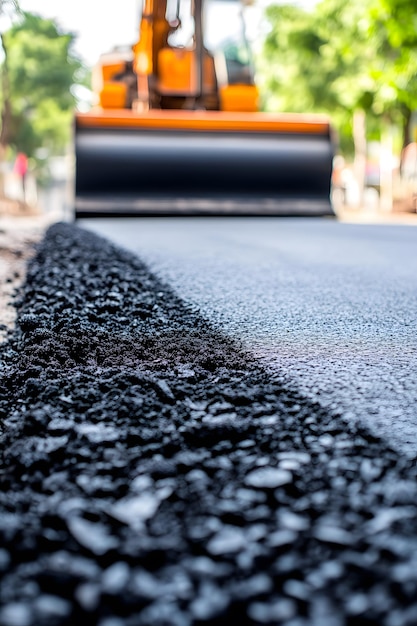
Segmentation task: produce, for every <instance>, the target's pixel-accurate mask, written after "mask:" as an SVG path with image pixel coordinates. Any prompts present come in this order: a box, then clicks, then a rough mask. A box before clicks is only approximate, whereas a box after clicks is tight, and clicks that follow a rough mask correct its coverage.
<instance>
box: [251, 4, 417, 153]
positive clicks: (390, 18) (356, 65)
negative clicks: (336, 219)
mask: <svg viewBox="0 0 417 626" xmlns="http://www.w3.org/2000/svg"><path fill="white" fill-rule="evenodd" d="M267 20H268V22H269V28H270V29H269V33H268V35H267V38H266V41H265V45H264V51H263V55H262V59H261V60H260V64H259V70H260V75H261V87H262V90H263V93H264V107H265V108H266V109H267V110H282V111H283V110H287V111H300V112H310V111H311V112H318V111H320V112H327V113H330V114H331V116H332V118H333V120H334V123H335V125H336V126H337V128H338V130H339V132H340V137H341V142H342V145H343V146H344V147H345V149H347V150H348V149H349V145H351V134H352V128H351V126H352V122H351V120H352V115H353V112H354V111H355V110H357V109H363V110H364V111H365V112H366V114H367V121H368V129H369V135H370V137H372V138H375V137H377V136H378V133H379V129H380V127H381V120H383V121H384V122H385V121H387V122H390V123H394V124H397V125H398V126H399V127H403V130H404V132H405V129H404V127H405V124H406V121H407V120H409V118H410V112H411V111H412V110H415V109H417V5H416V4H415V0H365V1H364V0H350V2H346V0H321V1H320V2H319V3H318V4H316V5H315V6H314V8H313V9H311V10H307V9H303V8H301V7H297V6H292V5H277V6H271V7H269V8H268V9H267Z"/></svg>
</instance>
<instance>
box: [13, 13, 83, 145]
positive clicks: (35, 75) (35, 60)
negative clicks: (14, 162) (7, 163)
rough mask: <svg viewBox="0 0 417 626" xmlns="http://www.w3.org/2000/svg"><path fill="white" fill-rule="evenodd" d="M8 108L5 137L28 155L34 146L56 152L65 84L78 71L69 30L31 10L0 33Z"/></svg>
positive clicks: (61, 138) (64, 138) (68, 110)
mask: <svg viewBox="0 0 417 626" xmlns="http://www.w3.org/2000/svg"><path fill="white" fill-rule="evenodd" d="M3 42H4V46H5V49H6V50H7V73H8V81H9V85H10V87H9V93H10V95H9V97H10V102H11V109H12V119H11V123H10V132H9V133H8V139H9V141H8V143H10V145H12V146H13V147H14V148H15V149H16V150H19V151H22V152H25V153H26V154H28V155H29V156H31V155H33V154H34V153H35V152H36V150H37V148H39V147H43V148H47V149H48V150H49V151H50V152H51V153H60V152H62V151H63V150H64V149H65V146H66V145H67V144H68V141H69V139H70V132H71V118H72V111H73V109H74V106H75V100H74V97H73V95H72V93H71V86H72V85H73V84H74V83H75V82H77V77H79V76H81V74H82V65H81V62H80V60H79V59H78V58H77V57H76V55H75V54H74V52H73V51H72V46H73V43H74V35H72V34H70V33H63V32H61V31H60V29H59V27H58V25H57V24H56V23H55V22H54V21H53V20H49V19H44V18H42V17H40V16H38V15H33V14H31V13H22V14H21V17H20V19H19V20H18V21H17V22H16V23H15V24H14V25H13V26H12V27H11V28H10V30H8V31H7V32H6V33H4V34H3Z"/></svg>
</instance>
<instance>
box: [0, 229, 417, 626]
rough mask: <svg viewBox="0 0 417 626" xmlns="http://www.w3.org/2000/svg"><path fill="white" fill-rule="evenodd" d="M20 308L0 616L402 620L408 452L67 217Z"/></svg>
mask: <svg viewBox="0 0 417 626" xmlns="http://www.w3.org/2000/svg"><path fill="white" fill-rule="evenodd" d="M138 227H139V226H138ZM17 309H18V324H17V328H16V330H15V331H14V333H13V334H12V335H11V336H10V337H9V339H8V341H7V342H6V343H4V344H3V345H2V346H1V347H0V371H1V382H0V424H1V434H0V445H1V466H0V606H1V608H0V625H1V626H61V625H62V626H63V625H74V624H78V623H88V624H89V625H90V626H95V625H97V626H142V625H143V626H188V625H210V624H213V625H214V624H216V625H219V626H222V625H228V626H230V625H232V624H239V625H245V624H266V625H279V624H285V625H286V626H310V625H311V626H358V625H359V626H360V625H362V624H363V625H367V624H374V625H378V626H381V625H386V626H407V625H409V626H415V624H416V623H417V481H416V475H417V468H416V464H415V462H414V461H412V460H410V459H406V458H404V457H401V456H399V455H397V454H396V452H395V451H393V450H391V449H390V448H389V445H388V444H387V443H386V442H384V441H381V440H378V439H376V438H375V437H372V436H371V434H370V433H369V432H367V431H366V430H361V429H360V428H358V427H357V426H353V425H350V424H347V423H345V422H344V421H343V420H342V419H341V418H340V417H339V416H337V415H333V414H331V413H329V412H328V411H325V410H323V409H322V408H321V407H320V405H319V404H314V403H311V402H309V401H307V400H306V399H305V398H304V397H303V396H302V395H300V394H299V393H298V392H297V391H296V390H294V389H286V388H283V387H282V385H281V384H280V382H279V380H278V379H277V378H276V377H274V375H273V374H271V373H270V372H267V371H265V370H263V369H262V368H261V367H260V366H259V365H258V364H257V363H256V362H253V360H251V359H250V358H249V357H248V355H246V354H245V353H244V351H243V350H241V349H240V347H239V346H237V345H235V344H233V343H232V342H230V341H229V340H228V339H227V338H225V337H222V336H221V335H219V334H218V333H216V332H214V331H213V330H212V329H211V328H210V326H209V325H208V324H207V323H206V322H205V321H204V320H203V319H201V318H200V317H199V314H198V311H195V310H193V309H191V308H189V307H187V306H186V305H185V304H184V303H182V302H181V301H179V300H178V299H177V298H176V296H175V294H173V293H172V292H171V291H170V289H169V288H168V287H167V286H166V285H163V284H161V283H160V282H159V281H158V279H157V278H155V277H154V276H153V275H152V274H151V273H150V272H149V271H148V269H147V268H146V266H144V265H143V264H142V263H141V261H140V260H138V259H137V258H136V257H134V256H132V255H130V254H129V253H127V252H125V251H123V250H120V249H117V248H115V247H114V246H112V245H111V244H110V243H108V242H107V241H105V240H102V239H100V238H98V237H96V236H94V235H92V234H90V233H88V232H87V231H83V230H81V229H79V228H77V227H75V226H72V225H68V224H57V225H54V226H53V227H51V228H50V229H49V231H48V232H47V234H46V236H45V238H44V240H43V242H42V243H41V244H40V245H39V248H38V251H37V256H36V257H35V258H34V259H33V260H32V261H31V263H30V265H29V269H28V274H27V279H26V283H25V285H24V286H23V287H22V288H21V290H20V292H19V296H18V299H17Z"/></svg>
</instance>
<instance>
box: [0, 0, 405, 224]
mask: <svg viewBox="0 0 417 626" xmlns="http://www.w3.org/2000/svg"><path fill="white" fill-rule="evenodd" d="M217 4H218V5H221V7H220V6H218V7H217V8H216V2H214V3H213V8H212V11H211V14H210V15H209V16H208V31H209V33H210V37H209V41H208V42H207V45H208V46H209V47H210V49H215V48H216V47H217V46H221V47H223V48H224V47H225V46H227V45H232V41H233V24H234V23H235V20H234V16H235V15H237V13H238V11H239V10H240V8H239V7H240V5H239V3H238V2H234V3H233V2H231V3H229V6H228V7H227V13H225V10H226V9H225V3H224V2H223V3H221V2H219V3H217ZM245 4H247V5H249V6H247V7H246V25H247V34H248V37H249V40H250V42H251V46H252V53H253V59H254V63H255V68H256V80H257V84H258V86H259V89H260V92H261V101H262V109H263V110H265V111H271V112H281V111H287V112H289V111H293V112H302V113H309V112H311V113H316V112H320V113H326V114H328V115H330V117H331V119H332V121H333V126H334V130H335V142H336V146H337V155H336V157H335V161H334V174H333V192H332V194H333V202H334V205H335V208H336V210H337V211H338V212H339V213H340V214H341V215H348V216H349V215H351V216H359V215H392V214H406V215H411V214H415V213H416V210H417V201H416V199H417V144H416V141H417V6H416V3H415V0H350V2H349V3H346V2H345V0H321V1H319V2H314V1H313V0H310V1H308V2H307V1H305V2H285V3H284V2H271V1H267V0H258V1H257V2H256V1H255V2H249V3H248V2H245ZM140 10H141V2H140V1H139V0H121V2H120V3H119V4H118V5H117V9H115V5H114V3H103V2H102V1H101V0H72V1H71V3H63V2H56V0H20V1H19V2H18V1H17V0H0V39H1V41H0V43H1V58H0V61H1V66H0V71H1V78H0V93H1V102H0V106H1V131H0V215H1V214H4V213H6V214H17V215H21V214H30V213H32V214H36V213H42V214H48V215H51V216H54V215H55V214H56V213H59V214H62V215H64V216H65V215H69V214H70V213H71V210H72V207H71V187H72V183H71V171H72V166H73V156H72V123H73V115H74V110H75V109H78V110H81V111H84V110H88V109H89V108H90V107H91V106H92V105H94V101H93V96H92V92H91V89H90V86H91V74H92V68H93V66H94V64H95V63H96V62H97V61H98V59H99V56H100V54H102V53H105V52H108V51H110V50H111V49H113V48H114V47H116V46H127V47H129V46H131V45H132V44H134V43H135V42H136V40H137V38H138V28H139V18H140ZM236 23H238V20H236Z"/></svg>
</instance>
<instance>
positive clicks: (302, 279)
mask: <svg viewBox="0 0 417 626" xmlns="http://www.w3.org/2000/svg"><path fill="white" fill-rule="evenodd" d="M82 223H83V224H85V225H86V227H87V228H93V229H94V230H95V231H96V232H99V233H101V234H103V235H106V236H109V237H111V239H112V240H113V241H116V242H118V243H119V244H122V245H123V246H125V247H126V248H129V249H130V250H132V251H134V252H137V253H138V254H140V256H141V258H142V259H144V260H145V261H146V262H148V263H149V264H150V266H151V268H152V269H153V270H154V271H155V272H156V273H157V274H158V275H159V276H160V277H161V278H162V279H163V280H164V281H168V282H169V284H170V285H172V286H173V288H174V289H175V291H176V293H177V294H178V295H179V296H180V297H181V298H183V299H184V300H186V301H187V302H189V303H192V304H193V305H195V306H197V307H198V308H199V309H200V311H201V314H202V315H203V316H204V317H205V318H207V319H208V320H209V321H210V322H211V323H212V324H213V325H215V326H216V327H217V328H219V329H221V330H222V332H225V333H226V334H227V335H228V336H229V337H231V338H233V339H234V340H237V341H243V343H244V347H245V349H246V350H248V351H249V352H250V353H251V354H253V355H254V356H255V357H257V358H261V359H262V360H263V362H264V363H265V366H266V367H268V368H270V369H274V370H275V371H276V372H277V373H279V374H280V375H281V376H282V380H283V381H284V382H285V384H287V385H291V384H294V385H295V386H296V387H297V388H298V389H300V390H302V392H303V393H304V394H306V395H308V396H310V397H312V398H314V399H315V400H319V401H320V403H322V404H323V405H325V406H326V407H329V408H331V409H332V410H334V411H337V412H339V413H341V414H343V416H344V417H345V418H346V419H348V420H360V422H361V423H363V424H365V425H366V426H367V427H369V428H371V429H372V430H373V431H374V432H375V433H376V434H377V435H379V436H382V437H384V438H386V440H387V441H390V443H391V444H392V445H395V446H396V447H397V448H398V449H399V450H401V451H402V452H403V453H405V454H407V455H409V456H410V457H411V458H414V457H416V456H417V410H416V407H417V332H416V330H417V254H416V250H417V228H409V227H406V226H376V225H373V226H364V225H348V224H341V223H338V222H336V221H333V220H317V219H296V220H288V219H287V220H283V219H279V220H277V219H268V218H266V219H263V218H261V219H220V220H214V219H213V220H210V219H201V220H195V219H194V220H192V219H191V220H190V219H188V220H187V219H183V220H175V219H168V220H160V221H158V220H152V219H151V220H142V221H140V222H134V221H133V222H132V221H127V222H125V221H123V220H119V221H117V220H109V221H106V220H97V221H91V220H90V221H88V222H87V220H83V221H82Z"/></svg>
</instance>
